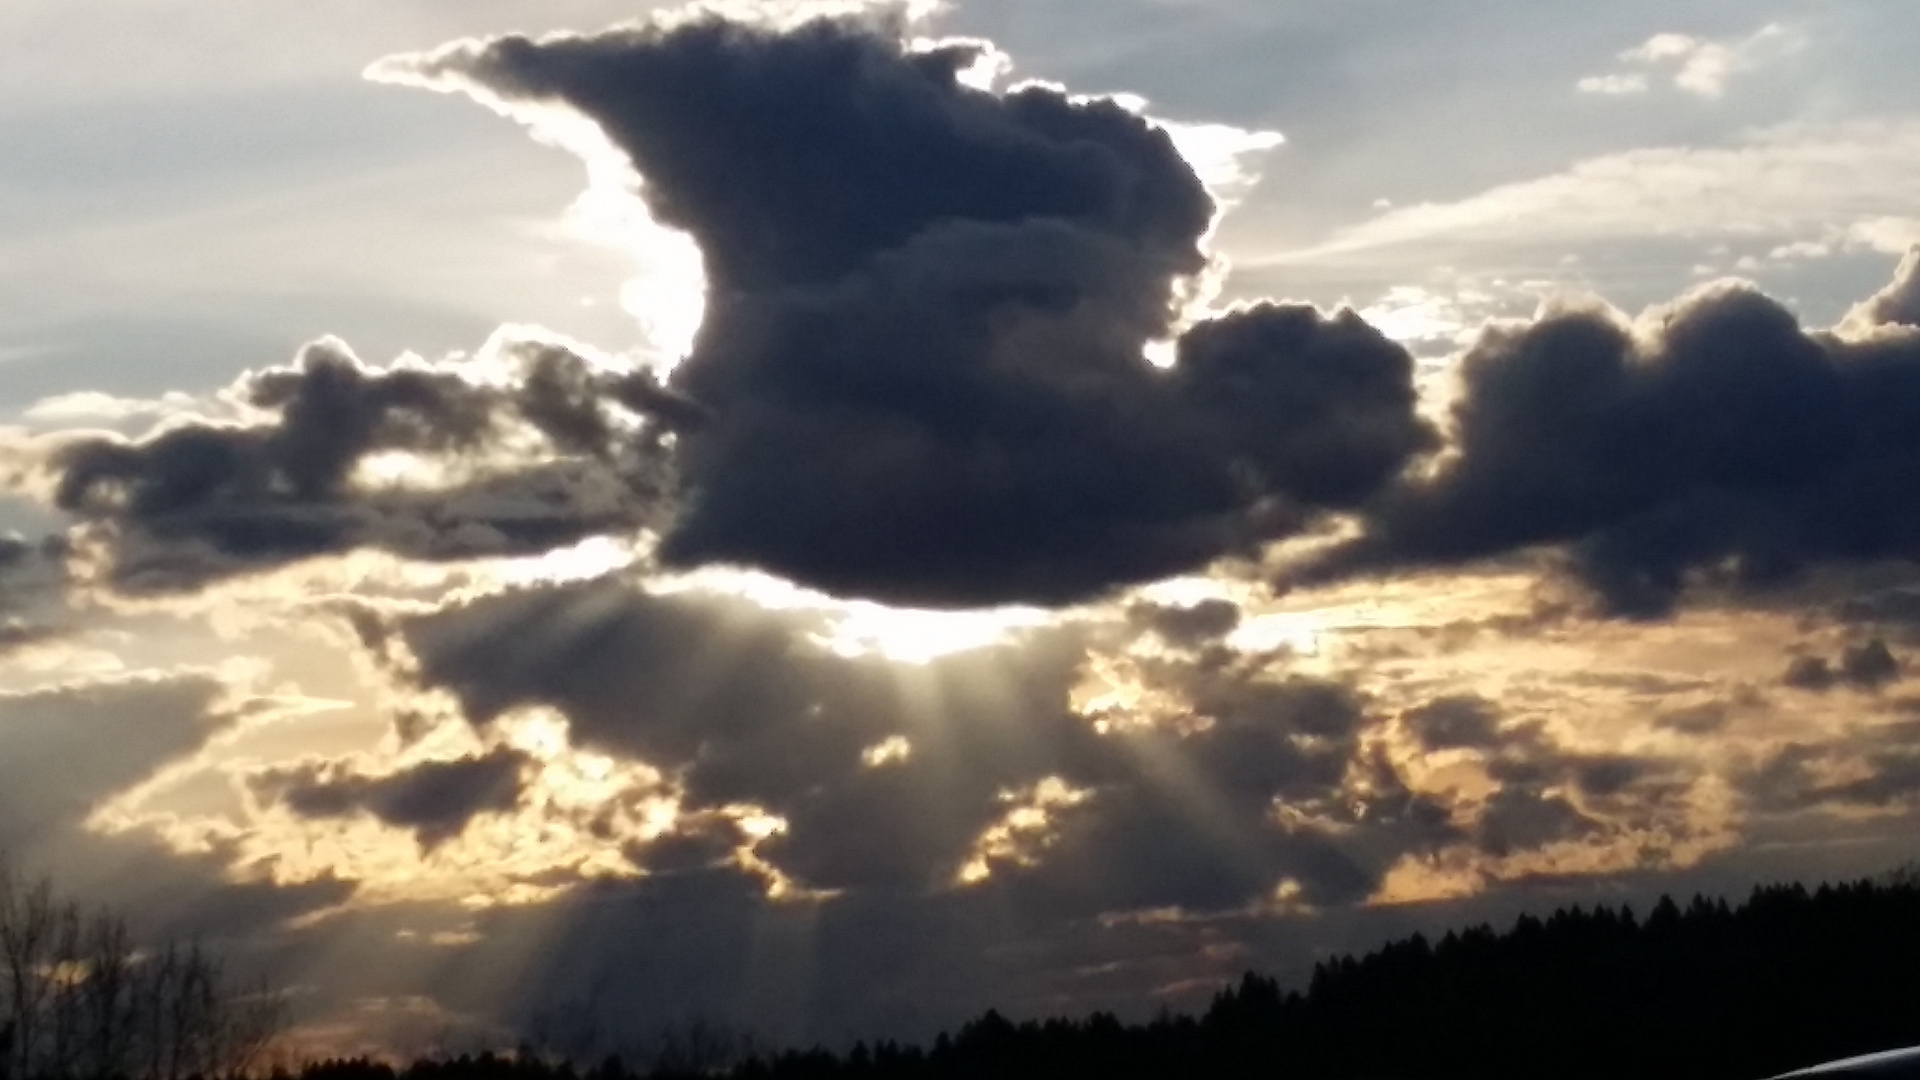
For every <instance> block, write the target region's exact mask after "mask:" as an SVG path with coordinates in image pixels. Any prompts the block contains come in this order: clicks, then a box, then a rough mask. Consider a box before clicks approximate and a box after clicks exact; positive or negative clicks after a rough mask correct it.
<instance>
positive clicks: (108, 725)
mask: <svg viewBox="0 0 1920 1080" xmlns="http://www.w3.org/2000/svg"><path fill="white" fill-rule="evenodd" d="M1906 7H1907V5H1906V4H1905V3H1904V2H1902V0H1768V2H1754V0H1738V2H1735V0H1662V2H1660V3H1654V2H1651V0H1646V2H1642V0H1623V2H1619V3H1613V4H1607V5H1576V4H1570V3H1539V2H1525V3H1523V2H1519V0H1436V2H1431V3H1421V4H1407V3H1404V2H1390V0H1353V2H1334V0H1297V2H1285V3H1275V2H1271V0H1260V2H1255V0H1102V3H1100V4H1098V5H1093V4H1088V3H1084V2H1070V0H954V2H953V3H950V4H947V5H944V6H940V7H928V8H927V9H925V10H922V9H921V6H916V9H915V10H913V11H911V12H908V13H905V14H899V13H896V14H895V15H892V16H889V15H886V14H883V13H880V9H878V8H873V7H872V6H871V5H866V6H863V5H861V4H851V3H850V4H843V5H840V6H839V7H838V8H836V9H834V10H835V12H837V14H835V15H833V16H832V18H830V19H829V20H828V21H824V22H823V21H819V20H820V19H821V18H823V17H825V16H823V15H822V12H821V11H820V10H819V8H818V7H817V6H816V7H814V8H804V9H802V8H800V7H799V6H796V5H788V6H785V7H779V6H775V5H767V4H755V3H740V4H736V5H732V6H730V7H725V8H723V9H721V12H722V13H721V14H718V15H710V16H708V17H705V18H691V17H689V16H687V15H685V14H684V13H679V14H676V13H675V12H676V11H677V10H678V9H676V8H674V7H673V6H671V5H665V4H661V5H649V4H645V3H631V2H629V3H606V2H599V0H577V2H562V0H523V2H516V3H506V2H501V0H461V2H454V0H334V2H332V3H329V4H327V5H324V6H319V5H312V4H294V3H285V2H281V0H251V2H249V3H247V4H216V3H210V2H207V0H139V2H137V3H135V2H129V0H13V2H11V3H9V4H8V5H6V7H5V8H4V9H0V132H4V138H5V141H6V144H7V145H8V146H9V148H10V152H9V153H7V154H5V155H0V281H3V282H4V290H5V291H4V295H5V296H6V297H7V302H6V303H4V304H0V482H4V484H5V489H4V491H0V529H12V530H15V534H14V535H12V536H9V537H6V538H4V539H0V849H5V850H7V851H10V852H11V853H12V857H13V858H14V859H15V860H16V861H17V862H20V863H22V864H24V865H26V866H28V867H31V868H33V869H35V870H44V871H47V872H50V873H52V874H54V875H55V876H56V877H58V878H60V879H61V880H63V881H66V882H69V883H70V884H71V885H72V886H73V887H74V888H76V889H79V890H80V891H82V892H83V893H85V894H87V895H89V896H97V897H101V898H108V899H112V900H114V901H116V902H118V903H120V904H123V905H125V906H128V907H130V908H132V909H133V910H134V911H135V912H136V913H137V914H138V917H139V919H140V920H141V921H142V923H143V924H144V925H147V926H149V927H152V928H156V929H170V930H177V931H197V932H202V933H206V934H209V935H211V936H213V937H215V938H217V939H219V940H220V941H221V942H222V943H223V944H224V945H226V946H227V947H228V948H229V949H231V950H232V951H233V952H234V953H235V954H236V955H237V956H239V957H241V958H242V960H243V962H244V963H245V964H247V965H248V966H249V967H250V968H258V969H260V970H263V971H267V972H270V973H271V974H272V975H273V976H274V977H276V978H277V979H280V980H282V981H283V982H285V983H286V984H288V985H292V986H295V987H297V988H298V999H297V1014H298V1018H299V1025H300V1026H299V1029H298V1035H299V1038H300V1039H301V1040H302V1042H301V1045H302V1046H304V1047H309V1048H326V1049H330V1050H331V1049H337V1050H351V1049H355V1048H359V1047H386V1048H397V1049H402V1050H407V1049H416V1048H419V1047H421V1046H423V1045H425V1041H428V1040H433V1039H445V1038H454V1039H457V1040H471V1041H475V1042H485V1041H487V1040H495V1039H500V1038H505V1037H509V1036H510V1035H511V1034H512V1033H515V1032H525V1031H528V1030H530V1028H531V1027H533V1026H537V1025H536V1020H537V1019H538V1014H539V1013H540V1012H541V1011H542V1010H553V1009H557V1008H561V1007H567V1008H573V1007H574V1005H575V1004H578V1005H579V1008H577V1009H574V1011H575V1012H582V1011H584V1013H585V1014H589V1015H592V1016H593V1017H594V1019H595V1022H596V1023H597V1024H598V1025H599V1029H600V1030H601V1031H602V1032H603V1033H611V1034H609V1037H612V1035H618V1034H621V1033H628V1034H631V1033H638V1032H643V1031H645V1030H648V1029H651V1028H654V1027H657V1026H659V1025H660V1024H663V1023H667V1022H670V1021H673V1020H676V1019H684V1018H687V1017H691V1016H696V1015H697V1016H703V1017H710V1018H720V1019H724V1020H727V1021H729V1022H733V1023H738V1024H741V1025H743V1026H746V1027H750V1028H754V1029H756V1030H758V1031H760V1032H762V1033H763V1034H765V1035H766V1036H767V1037H769V1038H771V1039H773V1040H774V1041H785V1040H792V1039H816V1038H817V1039H826V1040H840V1039H845V1038H850V1037H854V1036H874V1035H891V1036H906V1037H919V1036H923V1035H925V1034H927V1033H929V1032H930V1031H932V1030H935V1029H937V1028H939V1027H941V1026H946V1025H950V1024H952V1023H954V1022H957V1021H958V1020H961V1019H963V1018H965V1017H966V1016H967V1015H968V1014H970V1013H973V1012H977V1011H979V1010H980V1009H983V1008H985V1007H988V1006H990V1005H992V1006H997V1007H1000V1008H1001V1009H1002V1010H1003V1011H1007V1012H1009V1013H1013V1014H1019V1015H1028V1014H1036V1013H1055V1012H1084V1011H1087V1010H1090V1009H1095V1008H1104V1009H1117V1010H1120V1011H1122V1012H1123V1013H1128V1014H1141V1013H1145V1012H1148V1011H1150V1010H1151V1009H1152V1008H1154V1007H1156V1006H1157V1005H1158V1004H1159V1003H1161V1002H1167V1003H1170V1004H1173V1005H1175V1006H1176V1007H1187V1006H1191V1005H1193V1004H1195V1003H1196V1002H1200V1001H1204V999H1205V997H1206V995H1207V994H1209V993H1210V992H1211V990H1212V988H1213V987H1215V986H1217V985H1218V984H1219V982H1220V981H1221V980H1222V979H1225V978H1228V977H1231V976H1233V975H1235V974H1237V973H1238V972H1239V971H1241V970H1244V969H1246V968H1249V967H1253V968H1263V969H1269V970H1275V971H1277V972H1279V973H1280V974H1281V975H1282V976H1283V978H1299V977H1301V975H1302V974H1303V972H1304V971H1306V970H1307V968H1308V967H1309V966H1310V965H1311V962H1312V961H1313V959H1315V958H1316V957H1320V956H1324V955H1326V954H1328V953H1329V952H1331V951H1335V950H1340V949H1347V948H1354V947H1365V946H1367V945H1369V944H1371V943H1374V942H1377V941H1379V940H1380V939H1381V938H1382V937H1383V936H1385V935H1388V934H1391V933H1397V932H1402V931H1404V930H1406V929H1409V928H1413V927H1432V926H1437V925H1443V924H1449V923H1452V922H1456V921H1459V920H1462V919H1468V918H1482V917H1488V916H1490V915H1503V914H1506V913H1511V912H1512V911H1514V910H1517V909H1520V908H1529V907H1532V908H1538V907H1550V906H1552V905H1556V904H1564V903H1571V902H1577V903H1587V904H1591V903H1596V902H1622V901H1632V902H1636V903H1638V902H1644V899H1645V898H1646V897H1648V896H1650V895H1652V894H1654V893H1657V892H1658V891H1660V890H1663V889H1682V890H1692V889H1696V888H1703V889H1726V890H1744V889H1745V888H1747V887H1749V886H1750V885H1752V884H1754V883H1755V882H1758V881H1761V880H1773V879H1779V878H1802V879H1816V878H1821V877H1826V876H1834V875H1852V874H1866V873H1873V872H1876V871H1878V870H1881V869H1884V868H1887V867H1889V866H1891V865H1894V864H1896V863H1899V862H1901V861H1904V860H1910V859H1913V858H1915V857H1916V856H1920V849H1917V848H1916V845H1915V843H1914V841H1913V839H1912V838H1913V837H1914V836H1915V835H1916V833H1915V831H1914V830H1915V826H1916V825H1920V819H1916V811H1920V693H1917V692H1916V691H1915V688H1914V686H1915V684H1914V683H1913V682H1911V681H1910V673H1911V672H1912V671H1913V670H1914V665H1915V662H1916V661H1915V657H1916V656H1917V655H1920V575H1916V573H1915V567H1914V560H1915V559H1916V558H1920V495H1916V494H1915V493H1916V492H1920V486H1916V485H1920V329H1916V327H1920V257H1915V258H1908V259H1906V260H1905V261H1904V262H1903V256H1905V255H1906V254H1907V252H1908V251H1909V250H1910V249H1912V248H1914V247H1915V246H1916V245H1920V205H1916V202H1915V198H1914V194H1913V193H1914V192H1915V191H1920V113H1916V112H1915V111H1914V109H1913V107H1912V104H1911V103H1912V102H1913V101H1914V100H1915V99H1916V91H1920V73H1916V72H1915V70H1914V68H1913V66H1912V65H1911V63H1908V62H1907V59H1908V58H1909V57H1910V56H1911V55H1912V54H1913V51H1914V49H1915V47H1916V46H1920V20H1915V19H1914V18H1913V17H1912V13H1911V12H1910V11H1906V10H1904V9H1905V8H1906ZM888 10H892V9H888ZM855 12H861V13H858V14H856V13H855ZM890 19H891V20H892V21H889V20H890ZM562 31H567V32H570V33H568V34H565V35H560V32H562ZM514 34H522V35H526V37H523V38H513V37H503V35H514ZM554 35H560V36H554ZM989 43H990V44H989ZM545 1026H546V1028H547V1029H548V1030H549V1032H550V1033H551V1031H552V1029H553V1026H554V1025H553V1024H552V1023H551V1022H549V1023H547V1024H546V1025H545ZM560 1034H561V1035H562V1036H563V1037H573V1038H575V1039H576V1041H577V1042H579V1044H580V1045H578V1046H575V1047H573V1048H574V1049H577V1050H582V1051H587V1050H594V1051H598V1050H604V1049H607V1048H608V1047H606V1046H588V1045H586V1043H587V1042H588V1041H589V1040H588V1039H587V1036H586V1034H585V1028H584V1027H583V1028H581V1029H579V1030H577V1031H574V1032H573V1033H572V1035H571V1036H568V1035H567V1033H566V1032H561V1033H560Z"/></svg>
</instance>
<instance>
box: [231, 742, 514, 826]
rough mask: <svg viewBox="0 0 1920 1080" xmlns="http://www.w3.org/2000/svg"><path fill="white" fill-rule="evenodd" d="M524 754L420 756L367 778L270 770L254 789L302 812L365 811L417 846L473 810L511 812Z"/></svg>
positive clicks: (340, 772)
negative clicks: (400, 830) (407, 765)
mask: <svg viewBox="0 0 1920 1080" xmlns="http://www.w3.org/2000/svg"><path fill="white" fill-rule="evenodd" d="M531 765H532V759H531V758H529V757H528V756H527V755H526V754H524V753H522V752H520V751H518V750H514V749H511V748H507V747H502V748H500V749H497V750H494V751H493V752H491V753H489V754H486V755H485V756H482V757H467V758H460V759H458V760H454V761H427V762H422V763H420V764H417V765H414V766H412V767H410V768H407V769H403V770H401V771H399V772H396V773H392V774H390V775H385V776H367V775H363V774H360V773H355V772H351V771H349V770H345V769H342V768H339V767H337V766H329V765H326V764H321V765H315V766H309V767H304V768H301V769H295V770H277V771H270V772H268V773H266V774H264V775H263V776H261V777H258V778H256V780H255V781H254V787H255V790H256V791H258V792H260V793H261V794H263V795H267V796H269V797H272V798H276V799H278V800H279V801H281V802H284V803H285V804H286V805H287V806H288V807H289V808H290V809H292V810H293V811H294V812H295V813H297V814H300V815H301V816H303V817H314V818H330V817H344V816H347V815H351V814H355V813H367V814H372V815H373V816H374V817H376V818H378V819H379V820H381V821H383V822H385V823H386V824H388V825H392V826H394V827H396V828H403V829H410V830H412V831H413V833H414V835H415V836H416V837H418V838H419V840H420V843H421V845H422V846H423V847H432V846H434V845H436V844H439V843H442V842H444V841H446V840H448V839H450V838H452V837H454V836H457V835H459V834H460V832H461V831H462V830H464V829H465V828H466V827H467V823H468V822H469V821H471V820H472V819H473V818H474V817H475V816H476V815H479V814H483V813H487V812H497V811H504V810H511V809H513V807H514V806H515V805H516V804H517V803H518V802H519V800H520V794H521V788H522V785H523V783H524V778H525V777H524V774H525V773H526V771H527V769H528V767H529V766H531Z"/></svg>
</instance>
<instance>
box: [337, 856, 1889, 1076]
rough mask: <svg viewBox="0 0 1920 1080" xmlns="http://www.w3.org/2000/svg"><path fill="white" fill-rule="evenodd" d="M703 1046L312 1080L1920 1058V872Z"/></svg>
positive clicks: (1590, 1068) (1441, 1070)
mask: <svg viewBox="0 0 1920 1080" xmlns="http://www.w3.org/2000/svg"><path fill="white" fill-rule="evenodd" d="M702 1039H703V1040H704V1041H702V1042H700V1045H699V1048H698V1050H697V1052H692V1053H687V1052H686V1051H688V1050H690V1049H691V1047H682V1048H681V1051H682V1053H681V1054H680V1056H679V1057H677V1058H676V1057H674V1056H672V1055H663V1056H662V1057H661V1058H659V1059H657V1060H655V1061H653V1062H649V1063H642V1064H640V1065H638V1066H636V1065H634V1064H633V1063H625V1062H622V1061H621V1060H620V1059H618V1058H609V1059H607V1060H606V1061H604V1062H602V1063H601V1064H599V1065H597V1066H594V1067H592V1068H588V1069H584V1070H576V1068H575V1066H573V1065H570V1064H566V1063H564V1062H561V1061H559V1060H558V1059H557V1058H554V1057H546V1056H542V1055H541V1054H540V1053H538V1052H536V1051H535V1050H534V1049H533V1048H531V1047H523V1049H522V1051H521V1052H520V1053H518V1054H508V1055H498V1056H496V1055H491V1054H486V1055H480V1056H478V1057H474V1056H463V1057H459V1058H455V1059H451V1060H441V1061H423V1062H420V1063H417V1064H415V1065H413V1066H411V1067H408V1068H405V1069H401V1070H397V1071H396V1070H395V1069H393V1068H392V1067H389V1066H386V1065H382V1064H379V1063H375V1062H370V1061H365V1060H358V1061H331V1062H322V1063H317V1064H314V1065H311V1066H308V1067H307V1068H306V1069H304V1070H303V1072H302V1073H301V1080H630V1078H632V1077H636V1076H641V1075H647V1076H651V1077H652V1078H653V1080H686V1078H691V1077H698V1076H704V1077H727V1078H730V1080H990V1078H991V1080H1026V1078H1033V1080H1040V1078H1045V1080H1060V1078H1074V1077H1089V1078H1092V1077H1098V1078H1100V1080H1128V1078H1132V1077H1142V1078H1149V1077H1150V1078H1156V1080H1158V1078H1172V1077H1180V1078H1188V1077H1193V1078H1222V1080H1240V1078H1253V1077H1260V1078H1263V1080H1451V1078H1461V1080H1466V1078H1472V1080H1503V1078H1514V1080H1519V1078H1526V1080H1540V1078H1544V1077H1552V1078H1556V1080H1577V1078H1601V1077H1604V1078H1607V1080H1622V1078H1661V1077H1676V1078H1678V1077H1686V1078H1688V1080H1716V1078H1723V1080H1756V1078H1759V1077H1766V1076H1771V1075H1774V1074H1776V1073H1779V1072H1783V1071H1786V1070H1789V1069H1793V1068H1798V1067H1800V1066H1804V1065H1808V1064H1813V1063H1816V1062H1820V1061H1825V1060H1830V1059H1833V1058H1839V1057H1846V1056H1850V1055H1853V1054H1858V1053H1864V1052H1870V1051H1876V1050H1884V1049H1889V1048H1892V1047H1897V1046H1905V1045H1913V1044H1920V873H1916V872H1915V871H1914V870H1913V869H1911V868H1909V869H1908V870H1905V871H1903V872H1899V873H1896V874H1890V875H1887V876H1886V877H1884V878H1882V879H1880V880H1878V881H1871V882H1859V883H1855V884H1850V885H1837V886H1821V887H1819V888H1817V889H1811V890H1809V889H1807V888H1805V887H1803V886H1800V885H1783V886H1772V887H1766V888H1760V889H1756V890H1755V891H1754V892H1753V894H1752V895H1751V896H1750V897H1749V898H1748V900H1747V901H1746V902H1745V903H1744V904H1741V905H1739V906H1737V907H1735V906H1730V905H1729V904H1728V903H1727V902H1726V901H1725V900H1718V899H1707V898H1704V897H1696V898H1695V899H1694V900H1693V901H1692V902H1691V903H1688V904H1686V905H1684V906H1683V905H1681V904H1678V903H1676V902H1674V901H1673V900H1671V899H1665V898H1663V899H1662V900H1660V901H1659V902H1658V904H1657V905H1655V906H1654V907H1653V909H1652V910H1650V911H1648V912H1646V913H1645V914H1644V915H1642V914H1639V913H1636V912H1635V911H1633V910H1632V909H1631V908H1624V907H1623V908H1612V907H1604V906H1603V907H1597V908H1591V909H1588V908H1581V907H1574V908H1570V909H1566V910H1562V911H1557V912H1555V913H1554V914H1552V915H1551V916H1548V917H1547V918H1544V919H1542V918H1537V917H1533V916H1523V917H1522V918H1520V919H1519V920H1518V921H1517V922H1516V923H1515V924H1514V925H1513V926H1512V927H1511V928H1510V929H1507V930H1505V931H1504V932H1502V931H1496V930H1494V929H1493V928H1492V927H1490V926H1485V925H1481V926H1475V927H1471V928H1468V929H1465V930H1458V931H1452V932H1449V933H1447V934H1445V935H1444V936H1442V937H1440V938H1439V939H1438V940H1433V939H1429V938H1427V937H1425V936H1423V935H1419V934H1416V935H1414V936H1412V937H1410V938H1406V939H1404V940H1400V941H1395V942H1393V943H1391V944H1389V945H1387V946H1385V947H1383V948H1381V949H1379V950H1377V951H1375V952H1373V953H1370V954H1368V955H1366V956H1361V957H1353V956H1343V957H1339V958H1337V959H1332V960H1328V961H1326V962H1323V963H1321V964H1319V965H1318V966H1317V967H1316V968H1315V969H1314V972H1313V976H1312V978H1311V980H1310V981H1309V982H1308V984H1307V985H1306V986H1305V987H1303V988H1298V989H1287V988H1283V987H1282V986H1281V985H1280V984H1279V983H1278V982H1277V981H1276V980H1274V979H1271V978H1266V977H1263V976H1260V975H1255V974H1248V975H1246V976H1245V977H1244V978H1242V979H1241V980H1240V982H1239V983H1238V984H1236V985H1234V986H1231V987H1229V988H1227V989H1224V990H1222V991H1221V992H1220V993H1219V994H1218V995H1217V996H1216V997H1215V998H1214V1000H1213V1003H1212V1005H1211V1007H1210V1008H1208V1009H1207V1010H1206V1012H1205V1013H1204V1014H1202V1015H1200V1016H1197V1017H1196V1016H1174V1015H1168V1014H1162V1015H1161V1016H1160V1017H1159V1018H1157V1019H1155V1020H1153V1021H1151V1022H1148V1023H1141V1024H1128V1023H1122V1022H1121V1021H1120V1020H1119V1019H1117V1018H1116V1017H1114V1016H1113V1015H1111V1014H1106V1013H1098V1014H1095V1015H1093V1016H1091V1017H1088V1018H1086V1019H1081V1020H1065V1019H1057V1020H1045V1021H1030V1022H1024V1023H1015V1022H1012V1021H1010V1020H1008V1019H1006V1018H1004V1017H1002V1016H1001V1015H1000V1014H998V1013H996V1012H989V1013H987V1014H986V1015H985V1016H983V1017H981V1018H979V1019H977V1020H974V1021H973V1022H971V1023H969V1024H966V1025H965V1026H963V1027H961V1028H960V1029H959V1030H958V1031H956V1032H953V1033H951V1034H943V1035H941V1036H940V1037H939V1038H938V1039H936V1040H935V1041H934V1042H933V1044H932V1045H931V1046H924V1047H922V1046H906V1045H900V1044H896V1043H892V1042H880V1043H874V1044H868V1043H861V1044H858V1045H856V1046H854V1047H853V1048H852V1049H851V1050H849V1051H846V1052H841V1053H834V1052H829V1051H826V1050H822V1049H813V1050H804V1051H799V1050H795V1051H786V1052H782V1053H777V1054H770V1055H769V1054H757V1053H753V1052H752V1051H751V1047H750V1046H749V1044H747V1043H745V1042H741V1041H738V1040H737V1039H736V1038H735V1037H733V1036H731V1035H729V1034H728V1033H727V1032H726V1031H725V1030H724V1029H719V1028H715V1029H711V1030H707V1031H705V1032H704V1034H703V1036H702ZM682 1041H683V1042H687V1041H688V1040H682Z"/></svg>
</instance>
